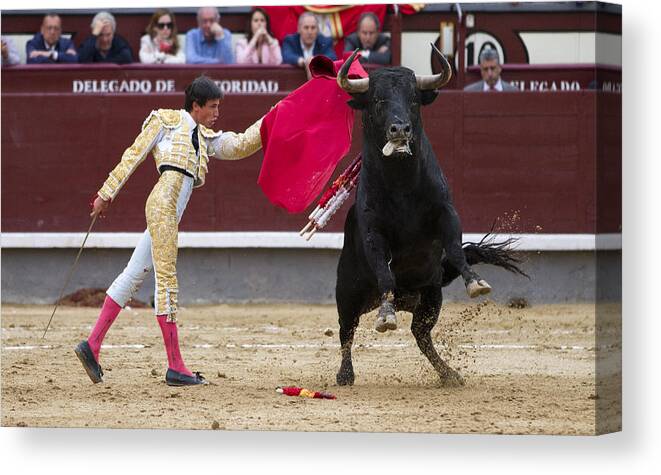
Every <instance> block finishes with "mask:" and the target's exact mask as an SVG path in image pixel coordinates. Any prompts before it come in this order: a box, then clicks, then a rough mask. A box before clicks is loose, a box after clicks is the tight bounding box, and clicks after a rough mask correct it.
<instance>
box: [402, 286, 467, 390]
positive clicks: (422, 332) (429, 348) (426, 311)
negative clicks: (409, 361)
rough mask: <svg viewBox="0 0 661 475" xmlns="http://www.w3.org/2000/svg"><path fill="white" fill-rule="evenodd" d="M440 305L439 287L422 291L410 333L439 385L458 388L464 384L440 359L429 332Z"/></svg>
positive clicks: (441, 297) (435, 320)
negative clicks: (434, 372) (434, 371)
mask: <svg viewBox="0 0 661 475" xmlns="http://www.w3.org/2000/svg"><path fill="white" fill-rule="evenodd" d="M442 303H443V293H442V290H441V287H440V286H437V287H429V288H426V289H424V290H423V291H422V292H421V294H420V303H418V305H417V306H416V308H415V309H414V311H413V320H412V321H411V332H412V333H413V336H414V337H415V341H416V343H417V344H418V347H419V348H420V351H422V354H423V355H425V356H426V357H427V359H428V360H429V362H430V363H431V364H432V366H433V367H434V369H435V370H436V372H437V373H438V377H439V378H440V379H441V384H442V385H443V386H460V385H463V384H464V380H463V378H462V377H461V375H460V374H459V373H458V372H457V371H455V370H454V369H452V368H450V366H448V364H447V363H446V362H445V361H443V360H442V359H441V357H440V356H439V354H438V352H437V351H436V348H434V343H433V342H432V339H431V330H432V328H434V325H436V322H437V321H438V315H439V313H440V311H441V304H442Z"/></svg>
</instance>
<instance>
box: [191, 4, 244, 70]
mask: <svg viewBox="0 0 661 475" xmlns="http://www.w3.org/2000/svg"><path fill="white" fill-rule="evenodd" d="M197 26H198V28H194V29H192V30H190V31H189V32H188V33H186V62H187V63H189V64H214V63H216V64H233V63H234V53H233V52H232V32H231V31H230V30H228V29H227V28H223V27H222V26H220V13H218V10H217V9H216V8H213V7H202V8H200V9H199V10H198V11H197Z"/></svg>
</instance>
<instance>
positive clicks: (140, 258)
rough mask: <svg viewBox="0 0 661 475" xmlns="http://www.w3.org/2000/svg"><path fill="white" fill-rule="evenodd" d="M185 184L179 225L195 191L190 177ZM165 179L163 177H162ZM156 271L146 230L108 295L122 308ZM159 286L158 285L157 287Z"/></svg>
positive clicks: (180, 195)
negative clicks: (148, 276) (150, 274)
mask: <svg viewBox="0 0 661 475" xmlns="http://www.w3.org/2000/svg"><path fill="white" fill-rule="evenodd" d="M163 173H164V174H165V173H179V172H176V171H165V172H163ZM182 176H183V178H184V180H183V183H182V185H181V190H180V191H179V193H178V196H177V197H176V199H177V223H179V221H181V217H182V216H183V214H184V211H185V209H186V205H187V204H188V200H189V199H190V196H191V193H192V191H193V179H192V178H191V177H189V176H185V175H183V174H182ZM161 178H163V177H161ZM153 270H154V264H153V260H152V239H151V236H150V235H149V230H145V232H144V233H143V234H142V237H141V238H140V241H139V242H138V245H137V246H136V248H135V250H134V251H133V254H132V255H131V259H129V262H128V264H126V267H125V268H124V270H123V271H122V273H121V274H119V276H117V278H116V279H115V281H114V282H113V283H112V284H111V285H110V287H109V288H108V290H107V291H106V293H107V294H108V296H110V298H112V299H113V300H114V301H115V302H117V304H118V305H120V306H121V307H122V308H123V307H124V306H125V305H126V303H127V302H128V301H129V300H130V299H131V297H133V296H134V295H135V294H136V293H137V292H138V290H139V289H140V287H141V286H142V283H143V282H144V280H145V278H146V277H147V275H148V274H149V273H150V272H152V271H153ZM157 286H158V283H157V285H156V287H157ZM156 293H157V288H155V289H154V294H155V300H156ZM154 310H155V313H156V315H159V311H161V313H163V311H162V309H159V308H158V306H156V308H155V309H154Z"/></svg>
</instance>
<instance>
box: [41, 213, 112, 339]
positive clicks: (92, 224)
mask: <svg viewBox="0 0 661 475" xmlns="http://www.w3.org/2000/svg"><path fill="white" fill-rule="evenodd" d="M98 216H99V215H98V214H95V215H94V217H93V218H92V222H91V223H90V227H89V229H88V230H87V234H85V239H83V243H82V244H81V245H80V249H79V250H78V255H77V256H76V260H75V261H73V265H72V266H71V269H69V275H68V276H67V279H66V281H65V282H64V285H63V286H62V290H61V291H60V296H59V297H58V299H57V300H56V301H55V308H54V309H53V313H52V314H51V316H50V319H49V320H48V325H46V329H45V330H44V334H43V336H42V337H41V338H46V332H47V331H48V328H49V327H50V324H51V322H52V321H53V317H54V316H55V312H56V311H57V307H58V306H59V305H60V300H62V296H63V295H64V289H66V288H67V285H69V281H70V280H71V276H73V271H75V270H76V266H77V265H78V260H79V259H80V255H81V254H82V253H83V249H84V248H85V243H86V242H87V238H88V237H89V235H90V232H91V231H92V226H94V222H95V221H96V218H97V217H98Z"/></svg>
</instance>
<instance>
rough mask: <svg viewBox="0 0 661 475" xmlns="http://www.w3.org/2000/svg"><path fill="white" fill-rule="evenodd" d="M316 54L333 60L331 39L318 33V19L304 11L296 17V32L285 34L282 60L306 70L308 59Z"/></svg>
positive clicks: (333, 53)
mask: <svg viewBox="0 0 661 475" xmlns="http://www.w3.org/2000/svg"><path fill="white" fill-rule="evenodd" d="M318 54H323V55H326V56H328V57H329V58H330V59H333V60H334V59H335V52H334V51H333V40H332V39H331V38H328V37H326V36H324V35H321V34H319V20H318V19H317V17H316V16H314V14H313V13H311V12H305V13H303V14H301V16H299V17H298V33H294V34H293V35H287V36H285V39H284V41H283V42H282V60H283V62H285V63H287V64H293V65H294V66H298V67H299V68H305V69H306V71H307V66H308V64H310V60H311V59H312V58H313V57H314V56H316V55H318Z"/></svg>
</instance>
